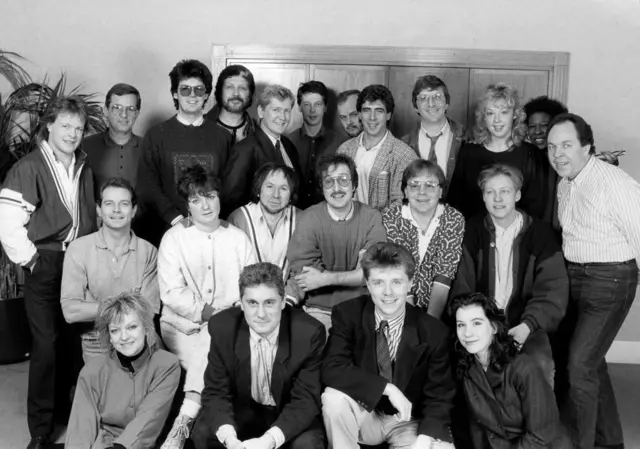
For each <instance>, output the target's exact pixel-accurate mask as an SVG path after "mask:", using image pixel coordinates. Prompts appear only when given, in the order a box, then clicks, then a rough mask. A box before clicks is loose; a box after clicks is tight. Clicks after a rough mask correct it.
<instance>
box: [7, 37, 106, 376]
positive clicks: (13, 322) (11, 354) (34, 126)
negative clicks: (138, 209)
mask: <svg viewBox="0 0 640 449" xmlns="http://www.w3.org/2000/svg"><path fill="white" fill-rule="evenodd" d="M22 59H23V58H22V57H21V56H20V55H18V54H16V53H13V52H7V51H4V50H1V49H0V75H2V76H4V77H5V78H6V79H7V80H8V81H9V83H10V84H11V87H12V88H13V92H12V93H11V94H10V95H9V96H8V97H7V99H6V101H5V102H4V103H2V98H1V97H0V184H1V183H2V181H4V178H5V177H6V174H7V173H8V171H9V169H10V168H11V167H12V166H13V164H15V163H16V162H17V161H18V160H19V159H20V158H21V157H23V156H24V155H25V154H27V153H29V152H31V151H33V150H34V149H36V148H37V147H38V140H37V138H36V136H37V135H38V132H39V130H40V119H41V117H42V116H43V114H44V112H45V111H46V110H47V109H48V108H49V105H51V103H53V102H54V101H55V100H56V98H58V97H60V96H70V95H76V96H79V97H81V98H83V99H84V100H85V101H86V103H87V105H88V106H89V116H88V117H87V121H88V130H87V131H88V132H89V133H92V132H101V131H104V130H105V128H106V125H105V122H104V117H103V112H102V106H101V104H99V103H98V102H97V101H94V100H93V98H94V97H95V94H84V93H82V92H81V91H80V90H81V87H76V88H74V89H71V90H69V91H67V89H66V76H65V75H64V73H63V74H61V76H60V79H59V80H58V82H57V83H55V85H53V86H50V85H49V83H48V80H47V78H46V77H45V79H44V81H43V82H41V83H34V82H32V81H31V78H30V77H29V74H28V73H27V72H26V71H25V70H24V69H23V68H22V67H21V66H20V65H19V64H18V63H17V62H15V61H16V60H22ZM23 285H24V276H23V272H22V268H20V267H19V266H18V265H16V264H14V263H12V262H11V261H10V260H9V258H8V257H7V255H6V254H5V253H4V250H3V249H2V248H1V247H0V364H3V363H14V362H17V361H20V360H24V359H26V358H27V357H28V355H29V351H30V348H31V334H30V331H29V326H28V321H27V316H26V312H25V307H24V297H23V294H22V286H23Z"/></svg>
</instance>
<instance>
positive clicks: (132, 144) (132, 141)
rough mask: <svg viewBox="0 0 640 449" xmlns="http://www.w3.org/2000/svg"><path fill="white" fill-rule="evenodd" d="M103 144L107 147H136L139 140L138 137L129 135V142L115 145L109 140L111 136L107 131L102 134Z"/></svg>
mask: <svg viewBox="0 0 640 449" xmlns="http://www.w3.org/2000/svg"><path fill="white" fill-rule="evenodd" d="M103 135H104V144H105V145H106V146H107V147H120V146H123V147H138V146H139V145H140V138H139V137H138V136H136V135H135V134H131V139H129V141H128V142H127V143H125V144H124V145H119V144H117V143H115V142H114V141H113V139H112V138H111V136H110V135H109V130H108V129H107V130H106V131H105V132H104V134H103Z"/></svg>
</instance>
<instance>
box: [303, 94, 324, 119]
mask: <svg viewBox="0 0 640 449" xmlns="http://www.w3.org/2000/svg"><path fill="white" fill-rule="evenodd" d="M326 108H327V107H326V105H325V103H324V99H323V98H322V95H320V94H314V93H309V94H304V95H303V96H302V101H301V102H300V112H302V120H304V123H305V124H307V125H308V126H317V125H320V124H322V118H323V117H324V113H325V111H326Z"/></svg>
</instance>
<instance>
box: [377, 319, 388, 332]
mask: <svg viewBox="0 0 640 449" xmlns="http://www.w3.org/2000/svg"><path fill="white" fill-rule="evenodd" d="M388 328H389V322H388V321H387V320H382V321H380V326H378V332H385V331H386V330H387V329H388Z"/></svg>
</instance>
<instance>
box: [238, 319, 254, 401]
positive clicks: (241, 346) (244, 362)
mask: <svg viewBox="0 0 640 449" xmlns="http://www.w3.org/2000/svg"><path fill="white" fill-rule="evenodd" d="M250 345H251V340H250V338H249V325H248V324H247V322H246V320H245V319H244V318H243V319H242V320H241V321H240V327H239V328H238V336H237V338H236V347H235V354H236V357H237V358H238V365H237V367H236V379H237V388H238V396H239V397H240V398H242V399H244V400H245V401H247V402H248V401H250V400H251V347H250Z"/></svg>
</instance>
